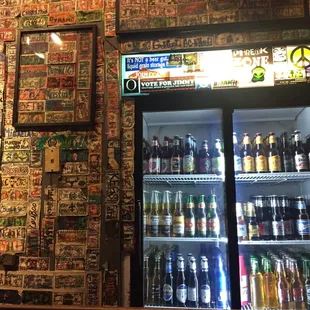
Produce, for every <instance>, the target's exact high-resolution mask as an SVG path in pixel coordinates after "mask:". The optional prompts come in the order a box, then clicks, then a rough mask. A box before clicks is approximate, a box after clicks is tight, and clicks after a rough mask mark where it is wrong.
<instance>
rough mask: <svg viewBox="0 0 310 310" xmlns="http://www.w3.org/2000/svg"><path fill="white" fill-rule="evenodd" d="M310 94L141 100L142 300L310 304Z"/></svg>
mask: <svg viewBox="0 0 310 310" xmlns="http://www.w3.org/2000/svg"><path fill="white" fill-rule="evenodd" d="M309 90H310V86H308V85H305V84H304V85H289V86H282V87H277V88H259V89H258V88H257V89H239V90H221V91H214V92H208V91H202V92H199V91H196V92H170V93H169V92H166V93H160V94H151V95H149V96H143V97H139V98H136V111H135V114H136V115H135V124H136V125H135V188H136V201H137V207H136V222H137V223H139V225H137V226H138V227H137V232H136V240H137V253H136V255H135V256H133V257H132V260H131V273H132V274H131V302H132V305H133V306H144V307H151V306H152V307H154V306H155V307H164V308H167V307H190V308H220V309H221V308H223V309H229V308H232V309H240V308H241V307H242V309H310V222H309V216H308V214H309V213H308V207H309V206H310V200H309V199H310V171H309V151H310V122H309V120H310V105H309V106H307V105H308V104H309V102H308V98H307V97H308V96H307V93H308V92H309Z"/></svg>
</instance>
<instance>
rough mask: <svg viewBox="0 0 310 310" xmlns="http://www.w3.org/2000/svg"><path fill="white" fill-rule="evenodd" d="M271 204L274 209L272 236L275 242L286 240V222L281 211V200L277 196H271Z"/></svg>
mask: <svg viewBox="0 0 310 310" xmlns="http://www.w3.org/2000/svg"><path fill="white" fill-rule="evenodd" d="M269 197H270V204H271V208H272V234H273V238H274V239H275V240H284V236H285V235H284V222H283V217H282V214H281V213H280V210H279V200H278V197H277V196H276V195H271V196H269Z"/></svg>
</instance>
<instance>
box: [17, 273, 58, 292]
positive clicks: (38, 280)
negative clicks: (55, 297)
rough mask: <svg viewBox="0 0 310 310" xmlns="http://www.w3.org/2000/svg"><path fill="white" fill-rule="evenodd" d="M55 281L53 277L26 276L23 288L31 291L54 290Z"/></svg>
mask: <svg viewBox="0 0 310 310" xmlns="http://www.w3.org/2000/svg"><path fill="white" fill-rule="evenodd" d="M53 280H54V276H53V275H47V274H25V275H24V285H23V287H24V288H31V289H52V288H53Z"/></svg>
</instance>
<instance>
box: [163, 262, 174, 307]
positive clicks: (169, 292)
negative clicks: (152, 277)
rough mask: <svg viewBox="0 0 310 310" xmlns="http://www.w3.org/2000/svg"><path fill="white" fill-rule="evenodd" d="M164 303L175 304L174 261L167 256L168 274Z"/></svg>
mask: <svg viewBox="0 0 310 310" xmlns="http://www.w3.org/2000/svg"><path fill="white" fill-rule="evenodd" d="M163 305H164V306H172V305H173V276H172V263H171V258H170V257H167V258H166V274H165V278H164V286H163Z"/></svg>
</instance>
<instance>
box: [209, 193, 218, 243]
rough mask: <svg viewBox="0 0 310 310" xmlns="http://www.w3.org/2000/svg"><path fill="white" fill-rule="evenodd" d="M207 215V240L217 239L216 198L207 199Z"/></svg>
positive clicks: (213, 196)
mask: <svg viewBox="0 0 310 310" xmlns="http://www.w3.org/2000/svg"><path fill="white" fill-rule="evenodd" d="M208 209H209V211H208V215H207V236H208V237H209V238H219V236H220V219H219V216H218V214H217V203H216V196H215V195H210V196H209V197H208Z"/></svg>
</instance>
